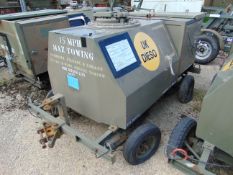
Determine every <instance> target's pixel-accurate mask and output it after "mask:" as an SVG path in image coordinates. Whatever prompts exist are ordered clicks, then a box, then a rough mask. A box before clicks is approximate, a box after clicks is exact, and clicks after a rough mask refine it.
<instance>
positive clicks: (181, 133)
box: [166, 117, 197, 158]
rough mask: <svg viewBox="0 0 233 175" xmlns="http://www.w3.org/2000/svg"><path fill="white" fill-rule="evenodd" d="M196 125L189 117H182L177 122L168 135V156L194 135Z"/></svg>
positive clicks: (182, 146)
mask: <svg viewBox="0 0 233 175" xmlns="http://www.w3.org/2000/svg"><path fill="white" fill-rule="evenodd" d="M196 127H197V122H196V121H195V120H194V119H192V118H190V117H185V118H182V119H181V120H180V121H179V123H177V125H176V126H175V128H174V129H173V131H172V133H171V135H170V138H169V141H168V145H167V148H166V154H167V156H168V158H171V157H172V156H174V155H172V153H173V151H174V150H175V149H177V148H179V149H184V148H185V141H188V140H189V138H193V137H195V135H196V134H195V132H196ZM180 156H182V155H180Z"/></svg>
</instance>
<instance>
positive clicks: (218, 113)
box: [196, 54, 233, 164]
mask: <svg viewBox="0 0 233 175" xmlns="http://www.w3.org/2000/svg"><path fill="white" fill-rule="evenodd" d="M232 89H233V54H232V55H230V56H229V59H228V60H227V61H226V64H225V65H224V66H223V68H222V69H221V70H220V72H219V73H218V74H217V75H216V77H215V79H214V81H213V83H212V85H211V87H210V88H209V90H208V92H207V94H206V95H205V97H204V100H203V103H202V110H201V114H200V117H199V120H198V124H197V131H196V133H197V136H198V137H199V138H202V139H203V140H206V141H208V142H210V143H212V144H213V145H215V146H216V147H217V148H219V149H221V150H222V151H224V152H226V153H227V154H229V155H231V156H232V157H233V146H232V145H233V139H232V138H233V129H232V123H233V117H232V109H231V108H232V101H233V94H232ZM232 164H233V162H232Z"/></svg>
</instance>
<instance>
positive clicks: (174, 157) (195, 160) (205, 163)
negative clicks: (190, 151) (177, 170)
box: [164, 144, 233, 168]
mask: <svg viewBox="0 0 233 175" xmlns="http://www.w3.org/2000/svg"><path fill="white" fill-rule="evenodd" d="M168 147H171V148H173V149H172V151H171V152H170V153H169V154H168V153H167V148H168ZM177 152H179V153H181V154H182V155H184V156H185V157H184V158H182V157H180V156H177V154H176V156H175V155H173V154H174V153H177ZM185 152H186V153H187V151H186V150H184V149H182V148H176V147H174V146H173V145H169V144H167V145H165V147H164V155H165V156H166V157H167V158H168V159H170V160H191V161H193V162H195V163H196V164H198V163H202V164H204V165H208V166H213V167H218V168H233V166H230V165H221V164H217V163H210V162H205V161H201V160H198V159H195V158H192V157H190V156H188V155H187V156H186V153H185Z"/></svg>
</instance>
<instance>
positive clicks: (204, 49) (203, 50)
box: [195, 35, 219, 64]
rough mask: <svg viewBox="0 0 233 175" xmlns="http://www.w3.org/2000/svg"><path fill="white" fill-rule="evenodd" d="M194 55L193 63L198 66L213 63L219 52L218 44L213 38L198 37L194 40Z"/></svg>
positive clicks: (207, 36) (206, 36)
mask: <svg viewBox="0 0 233 175" xmlns="http://www.w3.org/2000/svg"><path fill="white" fill-rule="evenodd" d="M195 43H196V54H195V62H196V63H198V64H207V63H209V62H211V61H213V60H214V59H215V58H216V57H217V55H218V52H219V43H218V40H217V39H216V38H215V37H214V36H209V35H200V36H198V37H197V38H196V40H195Z"/></svg>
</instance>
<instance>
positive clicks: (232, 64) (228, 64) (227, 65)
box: [222, 60, 233, 71]
mask: <svg viewBox="0 0 233 175" xmlns="http://www.w3.org/2000/svg"><path fill="white" fill-rule="evenodd" d="M232 68H233V60H231V61H229V62H228V63H227V64H226V65H225V66H223V68H222V71H227V70H230V69H232Z"/></svg>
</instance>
